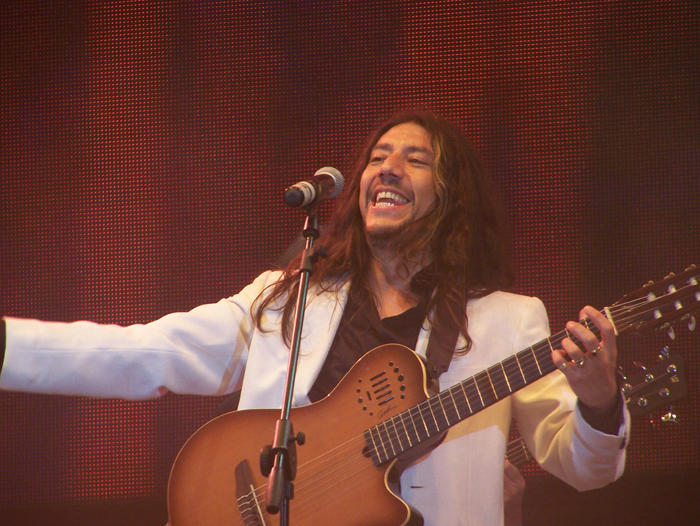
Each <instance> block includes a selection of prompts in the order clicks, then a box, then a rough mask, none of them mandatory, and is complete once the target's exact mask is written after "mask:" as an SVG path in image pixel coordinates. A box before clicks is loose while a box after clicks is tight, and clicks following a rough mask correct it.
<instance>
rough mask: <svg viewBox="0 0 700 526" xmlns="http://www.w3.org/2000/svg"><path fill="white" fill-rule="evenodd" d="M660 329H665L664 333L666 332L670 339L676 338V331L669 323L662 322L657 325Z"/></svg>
mask: <svg viewBox="0 0 700 526" xmlns="http://www.w3.org/2000/svg"><path fill="white" fill-rule="evenodd" d="M658 330H660V331H666V334H668V337H669V338H671V339H672V340H675V339H676V331H674V330H673V327H672V326H671V324H670V323H664V324H663V325H661V326H660V327H659V329H658Z"/></svg>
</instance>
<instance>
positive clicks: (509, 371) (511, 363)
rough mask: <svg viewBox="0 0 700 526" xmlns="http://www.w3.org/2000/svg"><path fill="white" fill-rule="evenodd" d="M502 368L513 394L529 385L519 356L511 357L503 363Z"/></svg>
mask: <svg viewBox="0 0 700 526" xmlns="http://www.w3.org/2000/svg"><path fill="white" fill-rule="evenodd" d="M501 368H502V369H503V375H504V376H505V377H506V381H507V382H508V389H509V390H510V392H511V393H513V392H515V391H517V390H518V389H520V388H521V387H523V386H524V385H525V384H526V383H527V382H526V380H525V374H523V370H522V368H521V367H520V362H519V361H518V357H517V355H516V356H510V357H508V358H506V359H505V360H503V361H502V362H501Z"/></svg>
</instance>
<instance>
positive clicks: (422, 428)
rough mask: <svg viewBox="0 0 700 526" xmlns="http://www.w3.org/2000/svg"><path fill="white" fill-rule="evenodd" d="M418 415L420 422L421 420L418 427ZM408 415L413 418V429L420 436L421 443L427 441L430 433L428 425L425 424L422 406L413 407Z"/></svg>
mask: <svg viewBox="0 0 700 526" xmlns="http://www.w3.org/2000/svg"><path fill="white" fill-rule="evenodd" d="M416 413H417V414H418V417H419V418H420V420H419V424H420V425H416V419H415V415H416ZM408 414H409V415H410V416H411V422H413V427H414V429H415V430H416V434H417V435H418V439H419V441H420V440H425V439H426V438H429V437H430V431H429V430H428V425H427V424H426V423H425V418H423V414H422V413H421V410H420V406H415V407H412V408H411V409H409V410H408Z"/></svg>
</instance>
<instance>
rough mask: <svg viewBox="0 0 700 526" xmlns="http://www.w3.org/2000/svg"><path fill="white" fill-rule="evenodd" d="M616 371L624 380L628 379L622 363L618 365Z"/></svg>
mask: <svg viewBox="0 0 700 526" xmlns="http://www.w3.org/2000/svg"><path fill="white" fill-rule="evenodd" d="M615 372H616V373H617V374H618V375H619V376H620V378H622V379H623V380H627V376H626V375H625V370H624V369H623V368H622V366H621V365H618V366H617V369H616V370H615Z"/></svg>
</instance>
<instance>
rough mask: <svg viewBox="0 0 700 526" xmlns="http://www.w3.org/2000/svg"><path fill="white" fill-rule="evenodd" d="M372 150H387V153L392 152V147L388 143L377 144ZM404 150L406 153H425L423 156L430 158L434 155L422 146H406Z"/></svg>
mask: <svg viewBox="0 0 700 526" xmlns="http://www.w3.org/2000/svg"><path fill="white" fill-rule="evenodd" d="M374 150H387V151H392V150H393V148H392V146H391V145H390V144H388V143H377V144H375V145H374V148H372V151H374ZM405 150H406V152H408V153H415V152H419V153H425V154H427V155H430V156H434V155H435V153H434V152H433V151H432V150H429V149H428V148H424V147H422V146H407V147H406V148H405Z"/></svg>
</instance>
